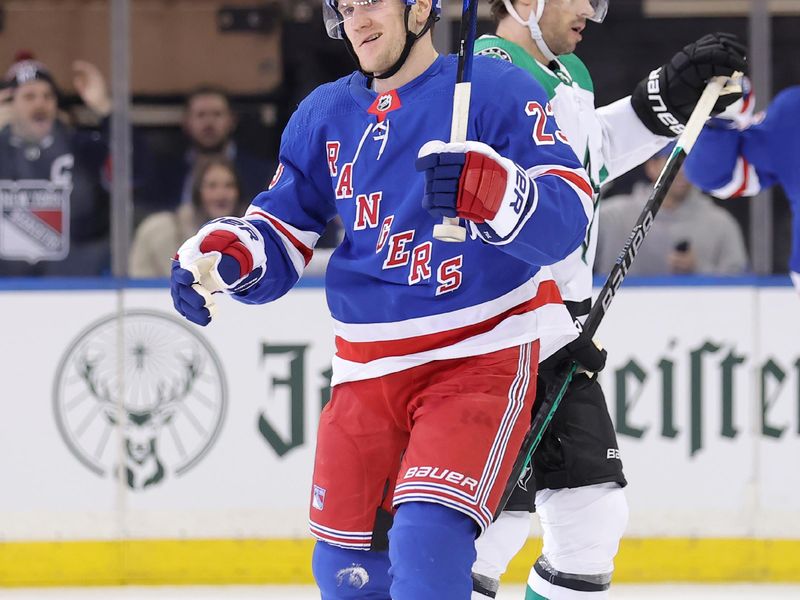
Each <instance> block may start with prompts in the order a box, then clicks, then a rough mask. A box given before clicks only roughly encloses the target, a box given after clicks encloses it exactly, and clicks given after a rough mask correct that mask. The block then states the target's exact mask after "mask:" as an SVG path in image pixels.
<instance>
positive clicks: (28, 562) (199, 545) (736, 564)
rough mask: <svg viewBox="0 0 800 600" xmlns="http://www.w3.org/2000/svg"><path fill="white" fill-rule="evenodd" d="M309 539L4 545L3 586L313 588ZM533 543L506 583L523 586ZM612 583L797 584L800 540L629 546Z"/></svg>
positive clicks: (0, 552)
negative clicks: (245, 586)
mask: <svg viewBox="0 0 800 600" xmlns="http://www.w3.org/2000/svg"><path fill="white" fill-rule="evenodd" d="M313 546H314V542H313V541H312V540H274V539H270V540H135V541H107V542H101V541H82V542H6V543H0V586H6V587H11V586H36V587H44V586H102V585H122V584H127V585H188V584H197V585H211V584H266V583H271V584H284V583H285V584H310V583H313V578H312V575H311V551H312V548H313ZM540 550H541V542H540V541H539V540H530V541H529V542H528V544H526V546H525V548H523V550H522V551H521V552H520V553H519V554H518V555H517V556H516V557H515V558H514V560H513V561H512V562H511V565H509V569H508V573H507V574H506V576H505V577H504V578H503V581H507V582H516V583H522V582H524V581H525V580H526V579H527V577H528V571H529V569H530V565H531V563H532V562H533V561H534V560H535V559H536V557H537V556H538V555H539V552H540ZM614 581H616V582H619V583H656V582H663V581H683V582H721V581H728V582H730V581H734V582H735V581H754V582H770V583H778V582H783V583H800V540H756V539H684V538H661V539H625V540H623V542H622V544H621V547H620V552H619V555H618V556H617V560H616V571H615V573H614Z"/></svg>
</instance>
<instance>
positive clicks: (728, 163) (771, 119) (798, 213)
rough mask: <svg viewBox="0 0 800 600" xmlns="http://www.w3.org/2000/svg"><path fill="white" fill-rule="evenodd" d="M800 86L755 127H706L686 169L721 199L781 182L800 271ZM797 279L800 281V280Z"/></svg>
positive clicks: (793, 265)
mask: <svg viewBox="0 0 800 600" xmlns="http://www.w3.org/2000/svg"><path fill="white" fill-rule="evenodd" d="M798 166H800V86H795V87H791V88H788V89H786V90H784V91H783V92H781V93H780V94H778V95H777V96H775V98H774V99H773V101H772V103H771V104H770V105H769V107H768V108H767V111H766V114H762V115H758V116H757V117H756V118H755V119H754V121H753V124H752V125H750V126H749V127H747V128H745V129H743V130H741V131H740V130H738V129H727V128H714V127H705V128H704V129H703V131H702V133H701V134H700V137H699V138H698V140H697V144H696V145H695V147H694V149H693V150H692V152H691V154H689V156H688V157H687V158H686V163H685V169H686V175H687V177H688V178H689V180H690V181H691V182H692V183H694V184H695V185H696V186H698V187H700V188H702V189H703V190H705V191H707V192H709V193H711V194H713V195H714V196H717V197H719V198H736V197H738V196H752V195H754V194H757V193H758V192H759V191H760V190H761V189H765V188H768V187H770V186H772V185H775V184H780V185H781V186H782V187H783V189H784V191H785V192H786V196H787V197H788V198H789V202H790V203H791V208H792V215H793V219H792V232H793V239H792V253H791V256H790V258H789V268H790V269H791V270H792V271H793V272H794V273H795V274H797V273H800V168H798ZM796 283H798V284H800V280H797V281H796Z"/></svg>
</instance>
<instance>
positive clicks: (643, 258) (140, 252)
mask: <svg viewBox="0 0 800 600" xmlns="http://www.w3.org/2000/svg"><path fill="white" fill-rule="evenodd" d="M73 70H74V73H73V82H72V84H73V88H74V89H75V90H76V92H77V94H78V95H79V97H80V100H81V101H82V102H83V104H84V105H85V106H86V107H87V108H88V109H89V110H90V111H91V112H92V113H93V114H94V115H95V117H96V119H97V122H98V125H97V127H94V128H92V129H88V130H87V129H83V128H77V127H75V126H74V125H73V124H72V123H71V121H70V119H69V115H68V114H67V113H65V112H64V111H62V110H61V109H60V106H59V99H60V91H59V87H58V85H57V83H56V81H55V79H54V77H53V75H52V74H51V72H50V71H49V70H48V68H47V66H46V65H44V64H42V63H41V62H38V61H36V60H35V59H34V58H33V57H32V56H31V55H29V54H21V55H19V56H18V57H17V59H16V60H15V62H14V63H13V65H12V66H11V67H10V68H9V69H8V71H7V73H6V74H5V77H4V78H3V81H2V88H0V276H104V275H109V274H110V257H111V249H110V222H111V215H110V160H111V159H110V148H109V116H110V114H111V99H110V97H109V92H108V87H107V83H106V80H105V78H104V77H103V75H102V74H101V72H100V71H99V70H98V69H97V68H96V67H95V66H94V65H92V64H90V63H87V62H83V61H76V62H75V63H74V65H73ZM236 130H237V114H236V111H235V110H234V108H233V107H232V106H231V102H230V100H229V98H228V96H227V94H226V92H225V90H223V89H220V88H216V87H213V86H204V87H200V88H197V89H196V90H194V91H193V92H192V93H190V94H188V96H187V97H186V99H185V104H184V116H183V121H182V141H181V143H180V145H179V146H177V147H174V148H172V149H170V150H169V151H167V152H154V151H152V150H151V149H150V148H148V145H147V143H145V142H144V141H143V140H142V139H141V136H139V135H137V134H136V133H134V175H133V182H132V185H133V191H134V225H135V226H136V229H135V232H134V236H133V243H132V247H131V253H130V260H129V275H130V276H131V277H134V278H162V277H168V276H169V272H170V261H171V259H172V257H173V256H174V254H175V250H176V249H177V247H178V246H179V245H180V244H181V242H182V241H183V240H184V239H186V238H188V237H189V236H191V235H192V234H193V233H194V232H195V231H196V230H197V229H198V228H199V227H200V226H201V225H202V224H203V223H205V222H206V221H208V220H210V219H213V218H216V217H220V216H224V215H241V214H243V213H244V211H245V210H246V208H247V205H248V204H249V202H250V200H251V199H252V198H253V197H254V196H255V195H257V194H258V193H259V192H261V191H262V190H264V189H266V187H267V185H268V183H269V181H270V180H271V178H272V176H273V173H274V172H275V168H276V166H277V157H275V156H272V157H269V156H266V155H254V154H251V153H250V152H248V151H247V150H245V149H244V148H242V147H240V146H239V144H237V141H236ZM666 156H667V153H666V152H662V153H659V155H656V156H655V157H653V158H652V159H651V160H650V161H648V163H647V164H646V165H645V167H644V174H645V175H646V180H642V181H640V182H638V183H636V184H635V185H634V186H633V189H632V190H631V192H630V194H622V195H617V196H614V197H609V198H604V199H603V200H602V201H601V209H600V222H599V238H598V250H597V259H596V262H595V271H596V272H597V273H599V274H603V273H608V271H609V270H610V269H611V267H612V266H613V264H614V261H615V260H616V258H617V256H618V255H619V252H620V250H621V248H622V246H623V244H624V242H625V241H626V239H627V237H628V234H629V233H630V230H631V228H632V227H633V224H634V223H635V221H636V219H637V217H638V215H639V213H640V212H641V209H642V207H643V206H644V204H645V202H646V200H647V198H648V196H649V193H650V190H651V189H652V182H653V181H655V180H656V178H657V177H658V174H659V173H660V170H661V168H662V166H663V164H664V162H665V161H666ZM339 239H340V228H338V229H337V227H336V225H335V223H334V224H333V226H332V227H331V228H330V231H329V232H328V233H327V234H326V236H324V238H323V239H322V240H321V246H322V247H323V248H325V247H327V248H328V250H327V252H328V253H329V252H330V248H332V247H335V246H336V245H337V243H338V241H339ZM319 254H320V255H321V257H322V258H320V259H317V260H315V261H314V262H313V263H312V265H310V271H311V274H313V275H322V274H324V270H325V260H324V257H325V256H326V251H325V250H323V251H322V252H319ZM747 270H748V259H747V254H746V250H745V243H744V238H743V235H742V231H741V229H740V227H739V225H738V224H737V223H736V221H735V220H734V219H733V218H732V217H731V216H730V214H729V212H728V211H726V210H725V209H724V208H721V207H720V206H719V205H717V204H715V202H714V201H713V200H712V199H711V198H710V197H709V196H706V195H704V194H703V193H702V192H700V191H699V190H698V189H696V188H694V187H692V186H691V184H690V183H689V182H688V181H687V180H686V178H685V177H684V176H683V175H682V174H679V176H678V177H677V178H676V181H675V182H674V183H673V185H672V188H671V190H670V193H669V195H668V197H667V198H666V200H665V201H664V204H663V207H662V209H661V212H660V213H659V215H658V217H657V219H656V221H655V224H654V226H653V228H652V230H651V232H650V233H649V235H648V237H647V238H646V240H645V243H644V244H643V247H642V250H641V252H640V255H639V257H638V258H637V261H636V262H635V263H634V265H633V269H632V273H633V274H638V275H669V274H716V275H735V274H741V273H744V272H747Z"/></svg>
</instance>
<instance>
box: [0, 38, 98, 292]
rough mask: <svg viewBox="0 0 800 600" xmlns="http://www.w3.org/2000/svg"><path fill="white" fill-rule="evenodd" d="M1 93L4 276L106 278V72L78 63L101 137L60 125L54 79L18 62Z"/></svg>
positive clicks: (35, 65)
mask: <svg viewBox="0 0 800 600" xmlns="http://www.w3.org/2000/svg"><path fill="white" fill-rule="evenodd" d="M17 58H18V60H17V62H15V63H14V65H13V66H12V67H11V68H10V69H9V70H8V72H7V73H6V76H5V78H4V80H3V89H2V91H0V103H2V104H3V105H4V107H5V109H4V110H3V111H2V112H3V118H5V119H7V121H8V122H7V123H3V124H2V125H3V128H2V130H0V275H6V276H9V275H10V276H29V275H100V274H102V273H103V272H105V271H106V270H107V269H108V265H109V262H110V248H109V241H108V236H109V195H108V181H107V177H105V174H104V166H105V165H106V161H107V160H108V155H109V144H108V125H109V119H108V117H109V114H110V113H111V99H110V98H109V95H108V91H107V89H106V84H105V80H104V79H103V76H102V74H101V73H100V71H99V70H98V69H97V68H96V67H95V66H94V65H92V64H90V63H88V62H84V61H75V63H73V71H74V79H73V85H74V86H75V90H76V91H77V92H78V94H79V95H80V97H81V99H82V100H83V102H84V103H85V104H86V106H87V107H88V108H89V109H91V110H92V111H93V112H94V113H95V114H96V115H97V116H98V117H100V118H101V119H102V121H101V124H100V129H99V131H96V132H88V131H77V130H75V129H73V128H72V127H69V126H68V125H66V124H64V123H62V122H61V121H59V120H58V118H57V116H58V98H59V94H58V89H57V87H56V84H55V80H54V79H53V76H52V75H51V73H50V71H49V70H48V69H47V67H46V66H45V65H43V64H42V63H40V62H38V61H35V60H33V58H32V56H31V55H30V54H27V53H21V54H20V55H18V57H17Z"/></svg>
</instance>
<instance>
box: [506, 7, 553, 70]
mask: <svg viewBox="0 0 800 600" xmlns="http://www.w3.org/2000/svg"><path fill="white" fill-rule="evenodd" d="M545 2H547V0H537V2H536V10H535V11H534V10H532V11H531V14H530V16H529V17H528V21H527V22H526V21H525V20H523V18H522V17H520V16H519V13H518V12H517V11H516V9H515V8H514V6H513V5H512V4H511V0H503V4H505V7H506V10H507V11H508V14H509V15H511V18H513V19H514V20H515V21H516V22H517V23H519V24H520V25H522V26H527V27H528V29H529V30H530V32H531V38H532V39H533V42H534V43H535V44H536V47H537V48H539V52H541V53H542V54H543V55H544V57H545V58H546V59H547V62H548V63H550V62H553V61H554V60H555V59H556V55H555V54H553V51H552V50H550V48H548V47H547V43H546V42H545V41H544V37H543V36H542V29H541V28H540V27H539V19H541V18H542V13H543V12H544V4H545Z"/></svg>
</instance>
